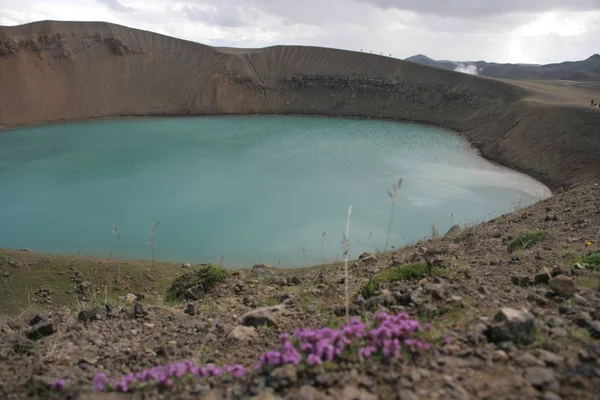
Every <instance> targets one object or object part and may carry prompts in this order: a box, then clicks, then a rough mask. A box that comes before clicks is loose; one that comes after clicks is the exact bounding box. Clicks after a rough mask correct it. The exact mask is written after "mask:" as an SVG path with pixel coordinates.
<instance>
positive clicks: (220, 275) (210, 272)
mask: <svg viewBox="0 0 600 400" xmlns="http://www.w3.org/2000/svg"><path fill="white" fill-rule="evenodd" d="M228 276H229V272H228V271H227V270H226V269H225V268H223V267H220V266H218V265H212V264H211V265H206V266H204V267H201V268H200V269H198V270H196V271H194V272H190V273H187V274H184V275H181V276H180V277H178V278H176V279H175V280H174V281H173V283H172V284H171V286H170V287H169V289H167V294H166V297H165V300H166V301H169V302H170V301H179V300H181V299H183V294H184V293H185V291H186V290H188V289H189V288H191V287H194V286H199V285H200V286H202V288H203V290H204V292H205V293H206V292H208V291H210V290H211V289H212V288H213V287H215V286H216V285H217V284H218V283H220V282H222V281H224V280H225V279H226V278H227V277H228Z"/></svg>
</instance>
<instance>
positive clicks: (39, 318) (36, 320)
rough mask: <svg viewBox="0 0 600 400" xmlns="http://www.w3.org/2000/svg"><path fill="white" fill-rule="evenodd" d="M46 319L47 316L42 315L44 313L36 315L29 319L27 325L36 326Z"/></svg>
mask: <svg viewBox="0 0 600 400" xmlns="http://www.w3.org/2000/svg"><path fill="white" fill-rule="evenodd" d="M45 319H46V316H45V315H44V314H42V313H39V314H35V315H34V316H33V317H31V318H29V320H28V321H27V325H29V326H34V325H36V324H39V323H40V322H42V321H43V320H45Z"/></svg>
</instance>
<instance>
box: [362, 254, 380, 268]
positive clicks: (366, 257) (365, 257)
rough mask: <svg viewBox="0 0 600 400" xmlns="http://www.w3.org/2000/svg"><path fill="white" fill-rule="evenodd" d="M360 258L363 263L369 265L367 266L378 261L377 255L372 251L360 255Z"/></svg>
mask: <svg viewBox="0 0 600 400" xmlns="http://www.w3.org/2000/svg"><path fill="white" fill-rule="evenodd" d="M358 259H359V260H361V261H362V262H363V263H365V265H367V266H369V265H373V264H376V263H377V257H376V256H374V255H373V254H370V253H362V254H361V255H360V256H359V257H358Z"/></svg>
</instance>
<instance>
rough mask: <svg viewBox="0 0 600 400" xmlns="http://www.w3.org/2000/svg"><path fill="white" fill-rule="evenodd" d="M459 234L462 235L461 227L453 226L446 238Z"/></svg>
mask: <svg viewBox="0 0 600 400" xmlns="http://www.w3.org/2000/svg"><path fill="white" fill-rule="evenodd" d="M458 233H460V226H459V225H453V226H452V227H451V228H450V229H448V232H446V234H445V235H444V236H452V235H456V234H458Z"/></svg>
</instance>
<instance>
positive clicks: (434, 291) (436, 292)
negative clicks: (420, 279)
mask: <svg viewBox="0 0 600 400" xmlns="http://www.w3.org/2000/svg"><path fill="white" fill-rule="evenodd" d="M423 292H424V293H425V294H428V295H431V297H432V298H433V299H434V300H443V299H444V297H445V293H444V288H443V287H442V285H436V284H433V283H426V284H425V286H423Z"/></svg>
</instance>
